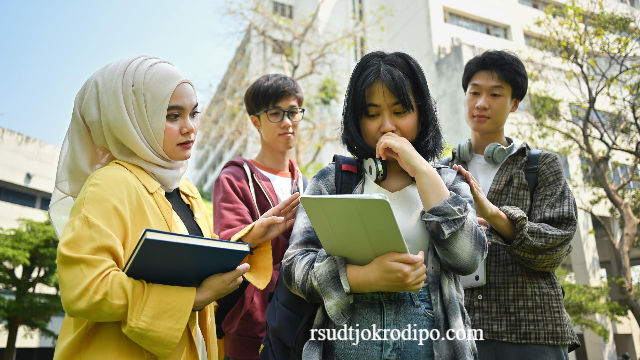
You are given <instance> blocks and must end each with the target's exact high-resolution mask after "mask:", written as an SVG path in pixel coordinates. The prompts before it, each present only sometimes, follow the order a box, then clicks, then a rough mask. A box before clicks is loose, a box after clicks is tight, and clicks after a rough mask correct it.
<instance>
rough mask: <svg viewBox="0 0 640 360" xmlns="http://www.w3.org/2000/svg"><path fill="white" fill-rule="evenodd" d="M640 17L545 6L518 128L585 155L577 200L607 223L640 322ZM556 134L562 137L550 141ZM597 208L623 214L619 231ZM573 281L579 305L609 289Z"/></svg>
mask: <svg viewBox="0 0 640 360" xmlns="http://www.w3.org/2000/svg"><path fill="white" fill-rule="evenodd" d="M581 4H584V3H583V2H581ZM638 21H639V20H638V19H636V18H634V17H632V15H631V13H618V12H615V11H610V10H608V9H607V8H605V6H604V5H603V2H602V1H594V0H592V1H589V2H587V3H586V4H585V5H584V6H581V5H578V4H577V3H576V2H575V1H569V2H568V3H567V5H566V6H548V7H547V8H546V9H545V16H544V17H543V18H542V19H540V20H539V21H537V22H536V25H537V26H538V27H539V28H540V29H542V31H543V34H544V36H543V37H542V38H540V39H537V40H535V41H534V42H533V46H534V47H535V48H537V49H539V50H541V51H539V52H536V53H534V55H532V57H531V59H530V60H529V72H530V74H531V79H532V84H531V91H530V95H529V100H530V101H529V103H528V105H527V107H528V111H529V112H530V113H531V114H533V115H534V116H533V117H529V118H528V119H527V120H525V121H524V122H525V123H527V122H528V123H529V124H528V125H530V126H527V127H522V126H520V127H519V129H521V135H524V136H525V137H528V138H529V139H532V138H533V143H534V144H540V145H543V146H546V147H547V148H548V149H549V150H554V151H557V152H560V153H564V154H569V153H571V154H577V155H578V156H579V157H580V158H581V159H582V164H583V169H582V170H583V173H584V174H585V177H584V178H585V184H581V185H580V186H581V187H580V190H588V192H589V193H590V194H591V195H590V198H591V199H590V200H589V201H588V202H587V201H585V203H583V204H579V205H580V206H581V208H582V209H583V210H586V211H588V212H590V213H591V215H592V218H594V219H596V221H598V222H600V223H601V224H602V226H603V227H604V230H605V233H606V238H607V240H608V242H609V243H610V244H611V246H612V248H613V249H614V251H613V252H614V256H615V259H616V263H617V264H619V266H620V274H621V281H619V282H618V281H616V282H615V283H616V284H619V285H615V286H619V288H620V293H621V301H623V302H624V303H625V304H626V305H627V306H628V307H629V309H630V310H631V312H632V313H633V315H634V317H635V318H636V321H638V322H639V323H640V298H639V296H638V295H639V294H638V292H637V290H635V289H634V286H633V281H632V276H631V265H630V252H631V249H632V247H633V245H634V243H635V244H637V242H638V235H639V228H638V226H639V225H640V216H639V215H640V214H639V211H638V209H639V206H640V196H639V195H638V187H639V186H640V177H639V175H638V165H639V164H640V135H639V134H640V96H639V95H640V91H639V90H640V30H639V23H638ZM559 92H562V94H558V93H559ZM523 129H528V130H523ZM534 129H535V131H534ZM523 131H524V132H526V131H528V134H523ZM559 138H560V139H564V140H565V141H553V140H557V139H559ZM596 206H605V207H607V208H608V209H609V213H610V215H611V217H612V218H614V219H615V220H619V223H620V228H621V231H620V232H619V235H616V234H617V232H616V229H615V227H614V226H613V223H612V222H611V221H607V219H606V218H604V217H602V216H601V214H602V212H599V213H598V212H597V211H594V210H593V209H594V208H596ZM612 286H614V285H612ZM570 287H571V288H572V290H571V292H568V295H567V298H569V299H570V300H569V301H568V304H569V305H570V306H573V305H572V304H575V305H576V306H578V305H577V302H576V300H575V299H571V296H577V297H578V299H585V301H587V304H588V305H585V306H586V307H589V306H591V304H594V303H592V302H589V301H590V300H595V299H597V298H602V297H603V296H604V295H605V294H604V293H603V292H602V290H601V289H587V288H582V287H574V286H570ZM594 306H595V305H594ZM596 312H597V311H596ZM580 319H582V318H580ZM580 321H582V320H580ZM580 321H577V322H578V323H580ZM585 325H587V323H585Z"/></svg>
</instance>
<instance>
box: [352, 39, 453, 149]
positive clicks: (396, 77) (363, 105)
mask: <svg viewBox="0 0 640 360" xmlns="http://www.w3.org/2000/svg"><path fill="white" fill-rule="evenodd" d="M377 81H379V82H381V83H382V84H383V85H384V86H385V87H386V88H387V89H389V91H390V92H391V93H392V94H393V95H394V96H395V97H396V98H398V101H399V102H400V104H401V105H402V107H403V108H404V109H405V110H407V111H411V112H413V111H417V112H418V122H419V131H418V136H417V137H416V139H415V141H414V142H413V147H414V148H415V149H416V150H417V151H418V153H420V155H422V157H423V158H425V159H426V160H427V161H434V160H435V159H436V158H437V157H438V156H439V155H440V153H442V150H443V139H442V130H441V129H440V123H439V122H438V115H437V112H436V106H435V102H434V101H433V99H432V98H431V93H430V92H429V87H428V86H427V79H426V77H425V76H424V72H423V71H422V68H421V67H420V65H419V64H418V62H417V61H416V60H415V59H414V58H412V57H411V56H410V55H408V54H405V53H402V52H394V53H386V52H382V51H375V52H371V53H368V54H366V55H365V56H363V57H362V59H360V61H359V62H358V64H356V67H355V68H354V69H353V73H352V74H351V80H349V87H348V88H347V93H346V95H345V97H344V109H343V111H342V137H341V138H342V144H344V146H346V148H347V150H349V152H350V153H351V154H352V155H353V156H355V157H356V158H358V159H367V158H373V157H375V155H376V151H375V149H374V148H372V147H371V146H369V145H367V143H366V142H365V141H364V138H363V137H362V133H361V131H360V121H361V120H362V118H363V116H364V115H365V113H366V111H367V100H366V91H367V89H368V88H369V87H370V86H371V85H372V84H373V83H375V82H377ZM411 95H413V98H414V100H415V104H416V107H417V109H416V108H414V106H413V104H412V103H411Z"/></svg>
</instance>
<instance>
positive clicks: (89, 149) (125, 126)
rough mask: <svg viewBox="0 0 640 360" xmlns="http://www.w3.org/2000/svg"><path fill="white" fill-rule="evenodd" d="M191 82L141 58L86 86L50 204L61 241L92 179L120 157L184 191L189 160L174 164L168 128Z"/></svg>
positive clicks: (165, 184)
mask: <svg viewBox="0 0 640 360" xmlns="http://www.w3.org/2000/svg"><path fill="white" fill-rule="evenodd" d="M185 82H186V83H188V84H190V85H191V86H193V84H191V82H189V81H188V80H187V79H186V78H185V77H184V75H182V73H181V72H180V71H179V70H178V69H176V68H175V67H174V66H173V65H172V64H171V63H168V62H166V61H163V60H160V59H157V58H152V57H147V56H139V57H136V58H130V59H124V60H120V61H116V62H113V63H111V64H108V65H107V66H105V67H103V68H102V69H100V70H98V71H97V72H96V73H95V74H93V75H92V76H91V77H90V78H89V80H87V81H86V82H85V83H84V85H83V86H82V88H81V89H80V91H79V92H78V95H76V100H75V103H74V106H73V114H72V116H71V124H70V125H69V130H67V135H66V137H65V139H64V143H63V144H62V150H61V151H60V158H59V161H58V170H57V173H56V182H55V189H54V191H53V195H52V198H51V205H50V206H49V217H50V218H51V222H52V224H53V226H54V228H55V230H56V232H57V234H58V237H60V236H61V235H62V231H63V230H64V227H65V225H66V224H67V222H68V221H69V214H70V213H71V208H72V207H73V203H74V201H75V199H76V198H77V197H78V194H79V193H80V190H81V189H82V187H83V186H84V183H85V182H86V181H87V178H89V176H90V175H91V174H92V173H93V172H94V171H96V170H98V169H100V168H102V167H104V166H106V165H108V164H109V163H110V162H111V161H113V160H115V159H118V160H124V161H127V162H130V163H132V164H135V165H138V166H140V167H141V168H143V169H144V170H145V171H146V172H147V173H149V174H150V175H151V176H152V177H153V178H155V179H156V180H157V181H158V182H159V183H160V184H161V185H162V186H163V187H164V188H165V189H175V188H177V187H178V185H179V184H180V179H181V178H182V175H183V174H184V172H185V171H186V170H187V161H174V160H171V159H170V158H169V157H168V156H167V154H166V153H165V152H164V150H163V142H164V125H165V118H166V113H167V106H168V105H169V99H170V98H171V95H172V94H173V91H174V90H175V88H176V87H177V86H178V85H179V84H181V83H185Z"/></svg>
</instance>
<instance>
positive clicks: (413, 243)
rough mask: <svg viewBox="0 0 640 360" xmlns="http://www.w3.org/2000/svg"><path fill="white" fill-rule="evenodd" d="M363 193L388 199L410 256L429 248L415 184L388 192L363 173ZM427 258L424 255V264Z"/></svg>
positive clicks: (421, 207) (427, 234)
mask: <svg viewBox="0 0 640 360" xmlns="http://www.w3.org/2000/svg"><path fill="white" fill-rule="evenodd" d="M364 175H365V178H364V193H365V194H384V195H386V196H387V197H388V198H389V202H390V203H391V210H392V211H393V215H394V216H395V218H396V222H397V223H398V227H399V228H400V232H401V233H402V237H403V238H404V241H405V242H406V243H407V248H408V249H409V252H410V253H411V254H414V255H417V254H418V252H420V250H422V251H424V252H425V254H426V252H427V248H428V246H429V233H428V232H427V228H426V226H425V224H424V221H422V218H421V217H420V214H421V213H422V210H423V209H424V207H423V206H422V201H421V200H420V194H419V193H418V186H417V185H416V183H411V185H409V186H407V187H405V188H404V189H401V190H398V191H396V192H389V191H387V190H386V189H384V188H382V187H380V185H378V184H376V183H375V181H374V179H373V176H372V175H369V174H368V173H367V172H365V174H364ZM426 261H427V257H426V255H425V262H426Z"/></svg>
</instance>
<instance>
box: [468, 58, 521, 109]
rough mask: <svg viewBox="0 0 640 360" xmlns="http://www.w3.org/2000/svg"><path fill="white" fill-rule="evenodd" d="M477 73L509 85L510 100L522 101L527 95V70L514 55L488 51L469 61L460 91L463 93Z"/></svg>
mask: <svg viewBox="0 0 640 360" xmlns="http://www.w3.org/2000/svg"><path fill="white" fill-rule="evenodd" d="M479 71H488V72H490V73H492V74H496V75H497V76H498V79H499V80H500V81H502V82H503V83H505V84H509V86H511V97H512V98H514V99H517V100H520V101H522V99H524V96H525V95H527V87H528V86H529V77H528V76H527V70H526V69H525V68H524V64H523V63H522V61H520V59H519V58H518V57H517V56H516V55H515V54H513V53H511V52H508V51H504V50H490V51H485V52H484V53H482V54H480V55H478V56H476V57H474V58H473V59H471V60H469V62H468V63H467V65H465V66H464V73H463V74H462V90H464V92H465V93H466V92H467V86H469V81H471V78H472V77H473V75H475V74H476V73H477V72H479Z"/></svg>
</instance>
